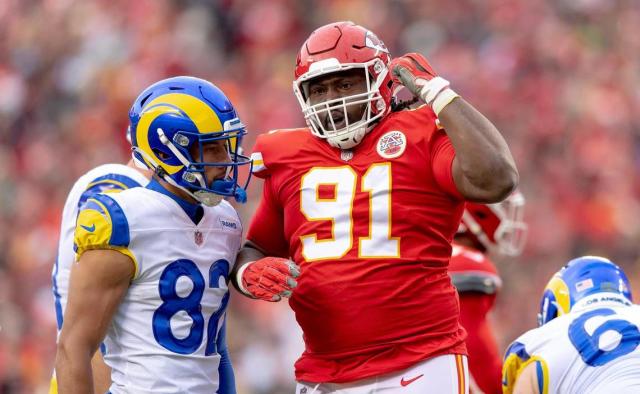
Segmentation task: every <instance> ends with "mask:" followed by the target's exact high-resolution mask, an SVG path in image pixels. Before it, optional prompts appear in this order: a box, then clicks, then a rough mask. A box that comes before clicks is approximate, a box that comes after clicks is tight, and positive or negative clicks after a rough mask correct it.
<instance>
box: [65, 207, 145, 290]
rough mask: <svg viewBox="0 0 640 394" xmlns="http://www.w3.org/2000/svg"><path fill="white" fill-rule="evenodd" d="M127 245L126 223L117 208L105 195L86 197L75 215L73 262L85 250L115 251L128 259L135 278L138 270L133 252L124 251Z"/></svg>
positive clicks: (127, 232)
mask: <svg viewBox="0 0 640 394" xmlns="http://www.w3.org/2000/svg"><path fill="white" fill-rule="evenodd" d="M129 242H130V235H129V223H128V221H127V217H126V215H125V214H124V211H123V210H122V208H121V207H120V205H118V203H117V202H116V201H115V200H114V199H113V198H111V197H109V196H107V195H105V194H96V195H94V196H92V197H91V198H89V200H87V203H86V204H85V205H84V206H83V207H82V209H81V211H80V213H79V214H78V220H77V222H76V229H75V234H74V249H75V252H76V260H78V259H80V256H82V254H83V253H84V252H86V251H87V250H92V249H112V250H116V251H118V252H120V253H122V254H124V255H126V256H128V257H129V258H131V260H132V261H133V263H134V265H135V275H134V278H135V277H137V275H138V272H139V267H138V263H137V261H136V259H135V257H134V255H133V253H132V252H131V251H130V250H129V249H128V246H129Z"/></svg>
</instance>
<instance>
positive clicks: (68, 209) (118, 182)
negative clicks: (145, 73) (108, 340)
mask: <svg viewBox="0 0 640 394" xmlns="http://www.w3.org/2000/svg"><path fill="white" fill-rule="evenodd" d="M150 176H151V174H150V171H148V170H142V169H139V168H136V167H135V165H134V164H133V160H131V161H130V162H129V163H127V165H124V164H103V165H100V166H98V167H95V168H93V169H91V170H89V171H88V172H86V173H85V174H84V175H82V176H81V177H80V178H78V180H77V181H76V182H75V184H74V185H73V187H72V188H71V191H70V192H69V195H68V196H67V200H66V202H65V204H64V209H63V211H62V224H61V225H60V241H59V242H58V256H57V258H56V261H55V264H54V266H53V272H52V284H53V296H54V300H55V309H56V320H57V324H58V333H60V329H61V328H62V323H63V318H62V317H63V314H64V310H65V307H66V305H67V296H68V294H69V276H70V274H71V266H72V264H73V262H74V261H75V251H74V250H73V234H74V232H75V229H76V218H77V216H78V210H79V208H80V207H81V206H82V205H84V204H85V203H86V202H87V200H88V199H89V197H91V196H93V195H94V194H98V193H118V192H121V191H123V190H126V189H129V188H132V187H139V186H146V185H147V183H148V182H149V179H148V178H149V177H150ZM92 365H93V378H94V390H95V391H97V392H105V391H106V390H107V389H108V388H109V384H110V383H111V376H110V374H111V372H110V370H109V369H108V368H107V367H106V365H105V364H104V361H103V360H102V354H101V353H100V352H96V354H95V356H94V358H93V360H92ZM105 385H106V387H105ZM57 392H58V390H57V382H56V378H55V376H54V377H53V378H52V381H51V388H50V390H49V393H50V394H56V393H57Z"/></svg>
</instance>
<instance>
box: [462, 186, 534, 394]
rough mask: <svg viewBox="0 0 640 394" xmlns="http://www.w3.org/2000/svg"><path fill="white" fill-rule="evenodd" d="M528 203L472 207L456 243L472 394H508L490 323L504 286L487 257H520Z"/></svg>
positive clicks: (517, 196)
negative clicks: (525, 208) (503, 390)
mask: <svg viewBox="0 0 640 394" xmlns="http://www.w3.org/2000/svg"><path fill="white" fill-rule="evenodd" d="M524 202H525V201H524V197H523V196H522V194H521V193H520V192H519V191H516V192H514V193H513V194H511V195H510V196H509V197H508V198H507V199H506V200H504V201H502V202H500V203H497V204H488V205H485V204H478V203H467V204H466V206H465V210H464V212H463V214H462V222H461V223H460V227H459V229H458V233H457V234H456V236H455V238H454V241H453V253H452V255H451V262H450V263H449V275H450V276H451V280H452V282H453V285H454V286H455V287H456V288H457V290H458V294H459V296H460V322H461V323H462V326H463V327H464V328H465V329H466V331H467V334H468V336H467V350H468V351H469V372H470V375H471V379H470V383H471V384H470V386H471V390H470V391H471V393H472V394H480V393H484V394H499V393H501V392H502V386H501V373H502V358H501V352H500V351H499V350H498V344H497V343H496V339H495V337H494V330H493V328H492V327H491V323H490V322H489V319H488V313H489V311H490V310H491V308H492V307H493V304H494V302H495V299H496V295H497V293H498V290H499V289H500V287H501V285H502V281H501V280H500V277H499V275H498V271H497V269H496V266H495V265H494V264H493V262H492V261H491V260H490V259H489V257H488V256H487V254H488V252H489V251H491V252H493V253H495V254H500V255H504V256H518V255H519V254H520V253H521V252H522V248H523V246H524V242H525V240H526V232H527V225H526V224H525V223H524V222H523V208H524Z"/></svg>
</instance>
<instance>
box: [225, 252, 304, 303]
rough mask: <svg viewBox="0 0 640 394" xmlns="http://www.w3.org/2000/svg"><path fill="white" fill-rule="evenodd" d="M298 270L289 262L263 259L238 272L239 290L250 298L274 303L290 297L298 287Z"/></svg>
mask: <svg viewBox="0 0 640 394" xmlns="http://www.w3.org/2000/svg"><path fill="white" fill-rule="evenodd" d="M298 276H300V268H299V267H298V266H297V265H296V264H295V263H294V262H293V261H291V260H288V259H283V258H280V257H263V258H261V259H259V260H256V261H252V262H250V263H247V264H245V265H244V266H243V267H241V268H240V270H238V284H239V285H240V286H239V287H240V290H241V291H242V292H243V293H244V294H246V295H248V296H249V297H252V298H259V299H261V300H265V301H271V302H276V301H280V300H281V299H282V297H290V296H291V293H292V291H293V289H295V287H296V286H297V285H298V282H296V280H295V278H297V277H298Z"/></svg>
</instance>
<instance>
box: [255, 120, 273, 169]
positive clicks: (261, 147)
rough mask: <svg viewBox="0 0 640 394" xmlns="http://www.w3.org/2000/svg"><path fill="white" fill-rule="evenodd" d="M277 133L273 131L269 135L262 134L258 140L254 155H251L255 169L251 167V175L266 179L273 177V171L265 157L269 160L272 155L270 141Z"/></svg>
mask: <svg viewBox="0 0 640 394" xmlns="http://www.w3.org/2000/svg"><path fill="white" fill-rule="evenodd" d="M274 132H275V131H271V132H269V133H267V134H260V135H259V136H258V137H257V138H256V143H255V145H254V146H253V153H251V160H253V167H251V173H252V174H253V175H255V176H257V177H258V178H262V179H266V178H268V177H269V176H270V175H271V171H270V169H269V167H268V166H267V162H266V161H265V157H266V158H269V157H270V156H273V155H271V154H270V153H269V152H270V151H271V149H269V147H270V146H271V144H270V143H269V141H270V140H271V139H273V138H271V139H270V138H269V136H270V135H271V134H273V133H274Z"/></svg>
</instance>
